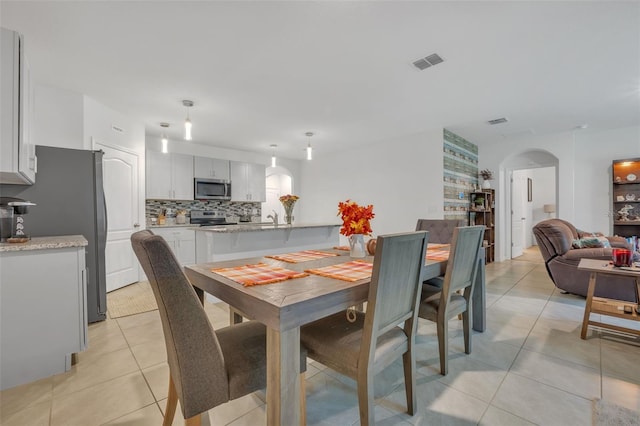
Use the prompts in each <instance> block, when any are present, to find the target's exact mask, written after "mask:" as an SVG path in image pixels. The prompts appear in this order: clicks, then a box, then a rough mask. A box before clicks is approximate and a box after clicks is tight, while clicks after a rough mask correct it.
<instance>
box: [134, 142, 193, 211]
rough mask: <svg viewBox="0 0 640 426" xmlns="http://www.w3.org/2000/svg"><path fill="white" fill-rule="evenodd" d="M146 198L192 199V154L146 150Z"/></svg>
mask: <svg viewBox="0 0 640 426" xmlns="http://www.w3.org/2000/svg"><path fill="white" fill-rule="evenodd" d="M146 162H147V173H146V181H147V191H146V197H147V198H148V199H152V200H153V199H157V200H193V156H192V155H186V154H163V153H161V152H159V151H147V153H146Z"/></svg>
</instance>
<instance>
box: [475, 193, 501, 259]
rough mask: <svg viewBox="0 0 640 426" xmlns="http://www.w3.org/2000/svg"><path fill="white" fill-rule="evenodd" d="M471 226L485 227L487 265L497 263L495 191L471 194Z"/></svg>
mask: <svg viewBox="0 0 640 426" xmlns="http://www.w3.org/2000/svg"><path fill="white" fill-rule="evenodd" d="M469 203H470V204H469V225H472V226H473V225H484V226H485V227H486V229H485V231H484V242H483V246H484V255H485V261H486V263H491V262H493V261H495V251H496V250H495V247H496V226H495V207H496V202H495V190H493V189H483V190H482V191H475V192H471V193H469Z"/></svg>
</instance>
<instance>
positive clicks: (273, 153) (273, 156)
mask: <svg viewBox="0 0 640 426" xmlns="http://www.w3.org/2000/svg"><path fill="white" fill-rule="evenodd" d="M277 147H278V145H276V144H271V167H275V166H276V148H277Z"/></svg>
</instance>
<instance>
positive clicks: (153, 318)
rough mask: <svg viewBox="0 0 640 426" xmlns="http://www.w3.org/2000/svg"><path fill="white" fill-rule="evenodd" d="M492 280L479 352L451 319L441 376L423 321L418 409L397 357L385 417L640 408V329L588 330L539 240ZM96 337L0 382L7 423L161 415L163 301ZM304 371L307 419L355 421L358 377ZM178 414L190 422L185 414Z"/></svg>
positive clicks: (110, 323)
mask: <svg viewBox="0 0 640 426" xmlns="http://www.w3.org/2000/svg"><path fill="white" fill-rule="evenodd" d="M487 281H488V284H487V301H488V310H487V320H488V327H487V331H486V332H484V333H475V334H474V335H473V350H472V353H471V354H470V355H465V354H464V353H463V343H462V336H461V334H462V333H461V329H460V321H456V320H452V321H451V322H450V324H449V326H450V336H451V340H450V353H449V357H450V367H449V370H450V372H449V374H448V375H447V376H444V377H443V376H441V375H440V374H439V367H438V365H439V364H438V347H437V338H436V332H435V327H434V325H433V324H431V323H429V322H427V321H424V320H421V323H420V326H419V337H418V344H419V351H418V353H417V383H418V401H419V403H418V405H419V409H418V412H417V413H416V415H415V416H413V417H411V416H409V415H407V414H406V413H405V410H406V405H405V395H404V385H403V383H402V369H401V365H400V364H399V363H398V364H394V365H392V367H391V368H389V369H387V370H385V371H384V372H383V373H381V374H380V375H378V376H376V380H375V397H376V412H375V415H376V421H377V424H381V425H411V424H415V425H427V424H428V425H475V424H481V425H510V426H511V425H531V424H539V425H588V424H591V400H592V399H593V398H603V399H606V400H609V401H611V402H614V403H616V404H618V405H622V406H624V407H627V408H631V409H634V410H640V339H633V338H620V337H618V336H614V335H611V334H606V333H601V332H598V331H593V330H591V331H590V332H589V339H587V340H581V339H580V324H581V321H582V314H583V308H584V299H582V298H580V297H576V296H571V295H564V294H562V293H561V292H559V291H558V290H556V289H555V287H554V286H553V284H552V283H551V281H550V279H549V278H548V276H547V273H546V271H545V268H544V265H543V264H542V263H541V258H540V255H539V253H538V252H537V250H536V249H535V248H533V249H530V250H527V253H525V255H524V256H522V257H521V258H519V259H517V260H512V261H506V262H500V263H493V264H490V265H488V266H487ZM141 285H144V284H135V285H133V286H129V287H130V288H129V290H124V291H139V288H136V286H141ZM146 285H148V284H146ZM121 291H122V290H121ZM206 311H207V313H208V315H209V318H210V319H211V322H212V324H213V325H214V327H223V326H226V325H227V324H228V310H227V307H226V306H225V305H224V304H211V303H207V305H206ZM619 321H622V320H619ZM625 322H626V321H625ZM627 325H629V324H627ZM631 325H632V326H634V327H639V326H640V323H637V322H636V323H632V324H631ZM89 336H90V337H89V343H90V348H89V350H87V351H85V352H82V353H81V354H79V363H78V364H77V365H76V366H75V367H73V368H72V370H71V371H69V372H67V373H64V374H60V375H57V376H54V377H50V378H47V379H43V380H39V381H37V382H34V383H30V384H27V385H23V386H19V387H16V388H13V389H9V390H6V391H4V392H1V393H0V424H2V425H3V426H12V425H21V426H22V425H55V426H58V425H65V426H75V425H78V426H80V425H82V426H87V425H103V424H104V425H136V426H137V425H141V426H145V425H154V426H157V425H159V424H161V422H162V412H163V410H164V404H165V400H166V397H167V382H168V367H167V364H166V355H165V347H164V341H163V335H162V329H161V325H160V319H159V316H158V312H157V311H152V312H147V313H143V314H138V315H133V316H129V317H124V318H119V319H109V320H107V321H104V322H101V323H96V324H92V325H90V327H89ZM306 375H307V391H306V395H307V423H308V424H309V425H353V424H358V423H359V422H358V406H357V397H356V388H355V383H354V382H353V381H352V380H351V379H348V378H346V377H343V376H341V375H339V374H337V373H335V372H334V371H331V370H329V369H326V368H324V367H323V366H322V365H320V364H317V363H313V362H312V363H310V365H309V369H308V371H307V373H306ZM264 400H265V396H264V392H256V393H254V394H252V395H249V396H246V397H244V398H241V399H238V400H235V401H232V402H230V403H228V404H224V405H222V406H220V407H217V408H215V409H213V410H211V411H209V413H208V416H205V420H204V421H203V423H204V424H211V425H233V426H244V425H246V426H255V425H260V424H265V422H266V415H265V402H264ZM178 413H179V410H178ZM174 424H175V425H179V424H183V421H182V419H181V417H180V415H179V414H178V415H176V419H175V420H174Z"/></svg>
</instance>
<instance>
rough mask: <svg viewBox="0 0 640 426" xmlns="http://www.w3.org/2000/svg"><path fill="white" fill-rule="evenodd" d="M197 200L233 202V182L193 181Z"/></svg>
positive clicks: (217, 180) (215, 180)
mask: <svg viewBox="0 0 640 426" xmlns="http://www.w3.org/2000/svg"><path fill="white" fill-rule="evenodd" d="M193 182H194V185H193V196H194V198H195V199H196V200H231V182H230V181H228V180H225V179H204V178H194V179H193Z"/></svg>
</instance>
